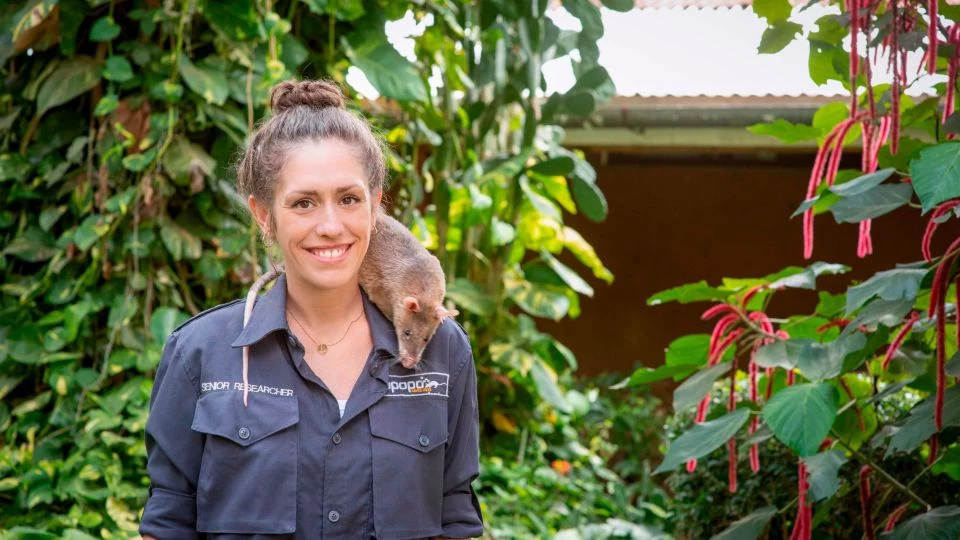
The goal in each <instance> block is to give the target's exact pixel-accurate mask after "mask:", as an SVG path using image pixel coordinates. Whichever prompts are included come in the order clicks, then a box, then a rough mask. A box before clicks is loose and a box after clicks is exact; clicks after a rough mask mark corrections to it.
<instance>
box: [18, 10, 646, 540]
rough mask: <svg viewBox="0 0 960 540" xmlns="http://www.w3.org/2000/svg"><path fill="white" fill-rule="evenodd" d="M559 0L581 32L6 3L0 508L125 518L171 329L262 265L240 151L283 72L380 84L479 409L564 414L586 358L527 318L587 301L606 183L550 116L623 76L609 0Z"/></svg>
mask: <svg viewBox="0 0 960 540" xmlns="http://www.w3.org/2000/svg"><path fill="white" fill-rule="evenodd" d="M611 5H612V6H615V7H618V8H619V9H626V8H627V7H629V6H624V5H623V3H622V2H612V3H611ZM567 6H568V7H569V9H570V10H571V12H572V13H573V14H574V15H575V16H576V17H578V18H580V19H581V21H582V22H583V30H582V31H580V32H571V31H561V30H559V29H558V28H557V27H556V26H554V25H553V24H552V23H551V22H550V20H549V19H548V18H545V17H544V13H545V10H546V7H547V3H546V2H545V1H540V2H536V3H534V4H533V5H531V6H527V7H526V8H525V9H519V7H518V6H516V5H514V4H511V3H501V2H481V3H479V4H470V3H454V2H447V1H438V2H432V1H431V2H426V3H423V2H417V3H402V2H401V3H397V2H385V1H374V0H370V1H366V2H361V1H346V2H320V1H317V0H302V1H301V0H286V1H284V0H281V1H274V0H255V1H248V0H222V1H221V0H217V1H213V0H177V1H164V2H160V1H159V0H21V1H17V2H7V3H5V4H4V5H3V7H0V23H2V24H0V28H2V29H3V30H2V32H3V33H2V35H0V69H2V71H3V75H4V81H5V84H4V87H3V89H2V90H0V127H2V128H3V130H2V131H3V134H2V135H0V186H2V188H0V201H2V210H0V237H2V240H3V246H4V247H3V249H2V252H0V272H2V276H3V278H2V285H0V398H3V401H2V402H0V433H2V439H0V441H2V442H0V478H2V479H3V480H0V530H7V529H8V530H10V531H14V530H16V531H18V532H16V533H13V532H11V533H10V534H14V535H31V534H38V535H41V536H42V535H43V534H46V533H39V532H36V531H37V530H46V531H50V533H49V534H61V533H63V534H64V535H73V536H74V537H82V535H83V534H86V533H91V534H93V533H95V534H97V535H99V536H101V537H104V538H109V537H124V536H129V535H131V534H133V532H134V531H135V530H136V522H137V516H138V509H139V508H141V506H142V504H143V500H144V497H145V495H146V486H147V478H146V475H145V470H144V464H145V455H144V450H143V445H142V433H143V427H144V423H145V420H146V415H147V405H148V400H149V395H150V390H151V379H152V375H153V371H154V369H155V368H156V365H157V362H158V361H159V357H160V352H161V347H162V344H163V342H164V340H165V338H166V336H167V335H168V334H169V333H170V332H171V330H172V329H173V328H175V327H176V326H177V325H178V324H180V323H181V322H183V321H184V320H186V319H187V318H188V317H189V316H191V315H195V314H197V313H198V312H199V311H201V309H203V308H206V307H211V306H213V305H216V304H219V303H222V302H224V301H227V300H230V299H234V298H237V297H240V296H242V294H243V293H244V292H245V290H246V288H247V287H248V286H249V284H250V283H252V281H253V279H254V277H255V276H256V274H258V273H259V272H260V271H262V269H264V268H265V267H266V264H267V260H266V255H265V254H264V253H263V251H262V250H261V249H260V247H259V246H258V245H257V234H256V228H255V226H254V224H252V223H251V222H250V220H249V219H248V218H247V216H246V213H245V210H244V201H241V200H239V197H238V196H237V194H236V192H235V190H234V188H233V173H232V171H231V166H232V162H233V161H234V160H235V156H236V155H237V152H238V150H239V149H240V148H241V147H242V145H243V144H244V141H245V138H246V136H247V134H248V133H249V132H250V131H251V130H252V128H253V126H254V125H255V120H256V119H257V118H260V117H262V116H263V115H264V114H265V111H266V99H267V96H268V93H269V90H270V88H271V87H272V86H273V85H274V84H275V83H277V82H278V81H281V80H284V79H289V78H293V77H295V76H296V77H321V76H323V77H331V78H333V79H334V80H336V81H338V82H341V83H343V82H344V81H345V80H346V74H347V71H348V69H349V68H351V67H357V68H359V69H361V70H362V72H363V73H364V74H365V75H366V77H367V78H368V80H369V81H370V83H371V84H372V85H373V86H374V88H376V89H377V91H379V92H380V94H381V96H382V97H383V100H381V102H378V103H375V104H370V107H369V110H368V113H369V114H370V115H371V116H372V119H373V121H374V122H375V123H376V124H377V125H378V126H381V127H382V129H383V131H384V132H385V135H386V138H387V140H388V142H389V143H390V156H389V158H390V159H389V162H390V167H391V169H392V172H393V178H394V182H393V188H392V192H391V195H392V197H393V201H394V203H395V204H394V211H395V212H396V213H397V214H398V215H400V216H401V217H402V218H404V219H405V220H406V222H407V223H409V224H411V226H412V228H413V230H414V231H415V232H416V233H417V234H418V235H419V236H420V238H421V239H422V240H423V241H424V242H425V243H426V244H427V245H428V246H430V247H431V248H432V249H434V250H435V251H436V253H437V254H438V256H440V258H441V260H442V261H443V263H444V265H445V268H446V271H447V275H448V276H449V278H450V286H449V291H450V298H451V299H452V300H453V301H454V302H455V303H456V304H457V305H458V306H459V307H460V311H461V312H462V313H464V314H465V316H464V317H463V322H464V324H465V325H466V326H467V328H468V329H469V330H470V333H471V335H472V337H473V339H474V351H475V352H476V356H477V364H478V366H479V371H480V384H479V386H480V392H481V403H483V404H484V409H483V411H482V415H483V416H482V421H483V423H484V426H485V427H488V430H489V431H492V432H497V433H502V434H504V435H505V436H509V437H512V439H511V442H512V443H514V444H515V440H516V437H517V436H518V435H519V432H520V430H522V429H524V428H529V427H530V426H532V425H534V424H536V423H537V422H539V421H540V417H538V416H535V414H536V415H540V416H542V415H544V414H547V413H548V412H550V411H551V410H555V411H559V415H560V418H561V419H564V418H567V417H568V415H569V414H570V413H571V411H572V406H571V405H570V404H569V403H568V402H567V400H566V397H565V393H564V391H563V387H564V386H565V385H568V384H569V382H570V373H571V372H572V370H573V369H574V368H575V366H576V360H575V358H574V356H573V355H572V354H571V353H570V351H569V350H567V349H566V348H565V347H563V345H562V344H561V343H560V342H558V341H556V340H554V339H553V338H552V337H550V336H547V335H545V334H542V333H540V332H538V331H537V330H536V324H535V320H536V318H539V317H549V318H552V319H559V318H561V317H564V316H568V315H569V316H572V317H573V316H576V315H577V313H578V312H579V300H578V299H579V295H581V294H588V295H589V294H591V293H592V291H591V290H590V287H589V286H588V285H587V284H586V283H585V281H584V280H583V279H581V278H580V277H579V276H578V275H577V273H576V272H575V271H574V270H573V269H571V268H568V267H566V266H564V265H563V264H561V263H560V262H559V261H558V260H557V258H556V255H557V254H558V253H560V252H561V251H562V250H570V251H571V252H572V253H573V254H574V255H575V256H576V257H577V258H578V259H579V260H580V261H581V262H583V264H584V265H585V267H586V268H587V269H589V271H592V272H593V273H594V274H595V275H597V276H599V277H601V278H603V279H605V280H607V281H609V280H610V279H612V276H611V275H610V273H609V271H607V269H606V268H605V267H604V266H603V264H602V263H601V262H600V260H599V258H598V257H597V255H596V253H595V252H594V251H593V249H592V248H591V246H590V245H589V243H588V242H587V241H586V240H585V239H584V238H583V237H581V236H580V235H579V234H578V233H577V232H576V231H575V230H573V229H572V228H570V227H568V226H566V225H564V224H563V215H564V212H566V213H573V212H583V213H584V214H585V215H587V216H588V217H590V218H592V219H596V220H601V219H603V218H604V216H605V214H606V206H605V203H604V199H603V195H602V192H601V191H600V189H599V187H598V186H597V184H596V175H595V173H594V171H593V169H592V168H591V167H590V166H589V164H587V162H586V161H584V160H583V159H582V156H580V155H578V154H576V153H573V152H571V151H569V150H566V149H564V148H562V147H561V146H560V143H561V141H562V131H561V130H560V128H559V127H557V125H556V124H557V123H558V119H560V118H561V117H563V116H565V115H578V116H585V115H588V114H590V113H591V112H592V111H593V110H594V109H595V107H596V104H597V103H599V102H601V101H602V100H604V99H607V98H609V97H610V96H611V95H612V93H613V85H612V83H611V82H610V79H609V77H608V76H607V74H606V71H605V70H604V69H603V68H602V67H601V66H600V65H599V64H598V51H597V48H596V41H597V39H598V38H599V37H600V36H601V35H602V33H603V28H602V24H600V19H599V16H598V14H599V10H598V8H597V7H596V5H594V4H591V3H589V2H585V1H580V0H575V1H571V2H567ZM408 12H409V13H410V16H412V17H413V18H414V19H415V20H418V21H420V22H421V23H422V26H423V27H424V28H425V30H424V32H423V34H422V35H419V36H414V38H413V41H414V45H415V46H414V57H413V59H407V58H406V57H404V56H401V55H400V54H399V53H398V52H397V50H396V49H395V48H394V47H393V46H392V45H391V44H390V43H389V42H388V40H387V37H386V34H385V25H386V23H387V22H388V21H392V20H396V19H399V18H401V17H403V16H404V15H405V14H407V13H408ZM571 53H578V54H579V58H580V60H579V61H578V62H576V63H575V64H574V65H575V70H576V73H577V74H578V79H579V82H578V83H577V84H576V85H575V87H574V88H572V89H571V90H570V91H568V92H565V93H559V94H553V95H551V96H549V97H547V98H546V99H545V100H544V101H543V102H542V103H541V101H540V100H539V99H538V98H539V97H540V96H542V93H543V91H544V85H543V81H542V76H541V66H542V65H543V63H544V62H546V61H547V60H549V59H551V58H556V57H561V56H564V55H568V54H571ZM574 56H576V54H574ZM434 75H435V76H436V77H437V78H438V79H439V81H440V82H439V84H436V83H434V82H432V81H433V80H434V79H431V77H433V76H434ZM382 103H386V104H388V107H385V108H383V107H381V104H382ZM544 401H546V402H547V403H549V406H547V407H540V406H539V404H540V403H542V402H544ZM554 414H556V413H554ZM18 527H20V528H19V529H18ZM84 531H86V532H84Z"/></svg>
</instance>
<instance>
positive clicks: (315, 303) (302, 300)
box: [287, 275, 363, 337]
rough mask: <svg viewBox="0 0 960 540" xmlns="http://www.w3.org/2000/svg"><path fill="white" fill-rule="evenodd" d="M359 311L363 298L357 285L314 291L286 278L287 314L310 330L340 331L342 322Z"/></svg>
mask: <svg viewBox="0 0 960 540" xmlns="http://www.w3.org/2000/svg"><path fill="white" fill-rule="evenodd" d="M362 309H363V298H362V297H361V295H360V286H359V285H358V284H356V283H354V284H352V285H348V286H344V287H341V288H337V289H315V288H313V287H310V286H309V284H307V283H304V282H302V281H300V280H296V279H290V276H289V275H288V276H287V311H290V312H292V313H293V316H294V317H295V318H296V320H297V321H298V322H300V323H303V324H304V325H306V326H307V327H308V328H309V329H310V330H311V331H315V332H317V333H320V332H323V333H327V331H328V330H329V331H336V330H341V329H342V328H343V326H344V324H345V321H351V320H353V319H354V318H355V317H356V316H357V314H358V313H359V312H360V311H361V310H362ZM318 337H319V336H318Z"/></svg>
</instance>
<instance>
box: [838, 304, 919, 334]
mask: <svg viewBox="0 0 960 540" xmlns="http://www.w3.org/2000/svg"><path fill="white" fill-rule="evenodd" d="M913 304H914V301H913V300H912V299H908V300H894V301H892V302H891V301H887V300H883V299H882V298H878V299H876V300H874V301H872V302H870V303H869V304H867V305H866V306H864V308H863V309H861V310H860V312H859V313H857V317H856V318H855V319H854V320H853V321H852V322H851V323H850V324H848V325H847V326H846V328H844V329H843V333H844V334H851V333H854V332H857V331H858V330H857V329H858V328H860V327H861V326H867V327H868V328H876V325H877V323H881V324H883V325H884V326H887V327H891V328H892V327H894V326H897V325H899V324H900V323H902V322H903V318H904V316H905V315H906V314H907V313H909V312H910V310H911V309H912V308H913Z"/></svg>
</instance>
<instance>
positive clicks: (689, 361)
mask: <svg viewBox="0 0 960 540" xmlns="http://www.w3.org/2000/svg"><path fill="white" fill-rule="evenodd" d="M709 348H710V336H709V335H707V334H691V335H686V336H683V337H679V338H677V339H675V340H673V341H672V342H671V343H670V345H669V346H667V354H666V364H667V365H668V366H675V365H694V366H702V365H704V364H706V362H707V352H708V350H709Z"/></svg>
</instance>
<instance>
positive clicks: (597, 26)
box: [563, 0, 603, 41]
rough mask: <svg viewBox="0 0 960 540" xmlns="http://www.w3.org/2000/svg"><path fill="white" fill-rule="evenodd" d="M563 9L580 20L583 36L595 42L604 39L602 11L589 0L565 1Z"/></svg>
mask: <svg viewBox="0 0 960 540" xmlns="http://www.w3.org/2000/svg"><path fill="white" fill-rule="evenodd" d="M563 7H564V8H565V9H566V10H567V11H569V12H570V14H571V15H573V16H574V17H576V18H578V19H580V25H581V26H582V28H583V30H582V32H583V34H584V35H585V36H587V37H588V38H590V39H591V40H593V41H596V40H598V39H600V38H601V37H603V20H602V19H601V18H600V9H598V8H597V6H596V5H594V4H593V3H592V2H590V1H589V0H563Z"/></svg>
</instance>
